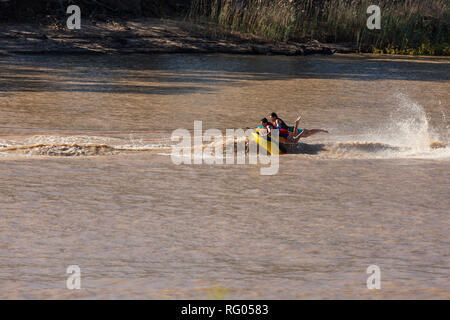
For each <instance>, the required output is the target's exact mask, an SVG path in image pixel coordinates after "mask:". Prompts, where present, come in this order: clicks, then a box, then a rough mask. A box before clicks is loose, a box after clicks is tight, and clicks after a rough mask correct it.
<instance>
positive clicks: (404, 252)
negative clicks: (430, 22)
mask: <svg viewBox="0 0 450 320" xmlns="http://www.w3.org/2000/svg"><path fill="white" fill-rule="evenodd" d="M449 66H450V60H449V59H444V58H405V57H401V58H400V57H384V56H356V55H345V56H340V55H336V56H331V57H322V56H314V57H264V56H228V55H154V56H144V55H129V56H91V57H89V56H19V57H0V204H1V205H0V298H7V299H12V298H50V299H54V298H57V299H58V298H138V299H141V298H150V299H165V298H168V299H182V298H195V299H197V298H199V299H203V298H229V299H240V298H249V299H253V298H255V299H304V298H331V299H343V298H355V299H359V298H375V299H379V298H388V299H390V298H406V299H416V298H426V299H428V298H438V299H449V298H450V280H449V279H450V278H449V275H450V271H449V262H450V258H449V254H450V239H449V232H448V230H449V229H450V223H449V217H448V214H449V211H450V200H449V199H450V197H449V190H450V180H449V178H450V173H449V168H450V147H449V143H450V138H449V137H450V136H449V133H450V130H449V128H450V127H449V117H450V108H449V97H450V95H449V92H450V90H449V89H450V82H449V74H450V72H449V71H450V68H449ZM272 111H276V112H278V114H279V115H280V116H281V117H282V118H283V119H284V120H285V121H287V122H289V123H292V122H293V120H294V119H295V118H296V117H297V116H298V115H301V116H302V121H301V127H304V128H326V129H327V130H329V131H330V134H328V135H327V134H317V135H315V136H313V137H310V138H306V139H303V140H301V144H300V145H299V146H298V150H297V152H296V153H295V154H287V155H282V156H281V157H280V169H279V172H278V174H277V175H274V176H262V175H261V174H260V169H261V167H262V166H263V165H261V164H260V165H254V164H253V165H250V164H247V165H179V166H178V165H175V164H174V163H173V162H172V159H171V157H170V156H169V154H170V150H171V149H170V146H171V145H172V144H173V142H172V141H171V139H170V137H171V133H172V131H173V130H174V129H177V128H185V129H188V130H192V129H193V127H194V121H195V120H201V121H203V128H204V129H208V128H218V129H221V130H225V128H246V127H254V126H255V125H257V124H258V121H259V120H260V119H261V118H262V117H265V116H268V114H269V113H270V112H272ZM69 265H79V266H80V268H81V273H82V289H81V290H79V291H75V292H74V291H70V290H67V289H66V287H65V286H66V279H67V276H68V275H67V274H66V268H67V267H68V266H69ZM370 265H378V266H379V267H380V269H381V278H382V279H381V286H382V288H381V290H368V289H367V287H366V279H367V277H368V275H367V274H366V269H367V267H368V266H370Z"/></svg>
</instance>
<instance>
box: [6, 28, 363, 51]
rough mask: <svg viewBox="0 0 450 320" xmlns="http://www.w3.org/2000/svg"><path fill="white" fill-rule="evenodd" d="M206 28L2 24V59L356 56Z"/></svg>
mask: <svg viewBox="0 0 450 320" xmlns="http://www.w3.org/2000/svg"><path fill="white" fill-rule="evenodd" d="M209 30H210V29H208V27H207V26H201V25H192V24H190V23H188V22H184V21H175V20H162V19H135V20H128V21H103V22H98V21H90V22H83V23H82V26H81V29H80V30H69V29H67V28H66V27H65V26H64V25H61V24H59V25H58V24H51V25H36V24H10V23H9V24H0V55H13V54H113V53H118V54H129V53H149V54H150V53H232V54H264V55H310V54H333V53H335V52H338V53H351V52H355V51H356V50H355V48H352V47H351V46H348V45H336V44H323V43H319V42H318V41H308V42H305V43H298V42H288V43H269V42H266V41H263V40H261V39H258V38H256V37H254V36H246V35H236V34H221V35H220V36H219V35H214V36H211V33H210V32H209Z"/></svg>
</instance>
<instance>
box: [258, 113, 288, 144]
mask: <svg viewBox="0 0 450 320" xmlns="http://www.w3.org/2000/svg"><path fill="white" fill-rule="evenodd" d="M258 129H261V130H258ZM272 130H279V136H280V137H282V138H285V139H289V136H290V132H289V130H287V129H279V128H277V127H276V126H275V125H274V124H273V123H271V122H269V121H268V120H267V118H263V119H261V125H260V126H259V127H258V128H257V131H258V133H259V134H260V135H262V136H265V135H269V134H270V133H271V132H272Z"/></svg>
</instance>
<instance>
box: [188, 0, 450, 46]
mask: <svg viewBox="0 0 450 320" xmlns="http://www.w3.org/2000/svg"><path fill="white" fill-rule="evenodd" d="M371 4H377V5H379V6H380V8H381V17H382V19H381V30H369V29H368V28H367V27H366V21H367V18H368V14H367V13H366V10H367V8H368V6H369V5H371ZM189 18H190V19H192V20H194V21H205V20H207V21H209V22H213V23H214V24H215V25H216V26H217V28H218V29H222V30H227V31H233V32H242V33H251V34H254V35H257V36H260V37H263V38H264V39H266V40H270V41H283V42H284V41H289V40H297V41H302V40H310V39H317V40H320V41H324V42H352V43H355V44H356V45H357V47H358V48H359V50H360V51H363V52H385V53H405V54H432V55H449V54H450V50H449V48H450V47H449V43H450V41H449V27H450V22H449V20H450V14H449V2H448V0H403V1H395V0H384V1H379V0H378V1H366V0H362V1H361V0H314V1H313V0H193V3H192V7H191V10H190V13H189Z"/></svg>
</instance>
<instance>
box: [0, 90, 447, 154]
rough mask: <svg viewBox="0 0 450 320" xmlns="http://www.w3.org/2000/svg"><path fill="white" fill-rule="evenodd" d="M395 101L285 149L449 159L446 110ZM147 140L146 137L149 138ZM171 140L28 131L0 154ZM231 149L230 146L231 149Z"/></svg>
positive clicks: (162, 149)
mask: <svg viewBox="0 0 450 320" xmlns="http://www.w3.org/2000/svg"><path fill="white" fill-rule="evenodd" d="M398 100H399V103H398V106H397V107H396V108H395V109H394V110H393V112H392V113H391V114H390V115H389V118H388V119H387V120H386V121H384V122H383V125H382V126H379V127H377V128H372V129H370V128H369V129H366V130H365V131H366V132H363V133H356V134H352V135H348V136H341V137H339V138H334V140H333V136H332V135H330V136H328V137H326V138H331V139H332V140H328V141H326V142H321V143H314V142H313V141H316V139H321V138H322V137H323V136H319V135H317V136H315V137H314V139H307V140H303V141H302V140H301V143H298V144H293V145H289V146H287V151H288V153H289V154H293V155H304V156H311V157H314V158H317V159H395V158H425V159H450V143H449V137H450V126H449V124H448V123H447V120H446V114H445V112H444V111H442V116H441V119H438V120H439V121H437V122H436V121H435V122H436V123H437V124H435V125H434V127H433V126H431V125H430V119H429V117H428V116H427V114H426V112H425V110H424V108H423V107H422V106H420V105H419V104H417V103H415V102H414V101H411V100H410V99H409V98H408V97H406V96H405V95H399V96H398ZM149 141H150V143H149ZM309 141H311V142H309ZM242 142H245V150H246V151H247V152H248V150H249V139H248V138H245V137H244V138H233V139H231V140H224V141H220V142H211V143H205V144H204V145H203V156H205V154H206V155H207V154H208V152H210V153H212V152H215V151H214V150H215V149H216V148H217V147H219V148H223V155H224V156H225V154H226V153H227V152H228V150H230V149H231V150H233V149H234V150H235V152H236V150H237V149H238V148H237V144H239V143H242ZM233 145H234V146H233ZM171 148H172V143H171V141H170V137H164V138H161V137H159V139H156V140H155V138H150V137H147V138H146V141H143V140H142V139H140V140H136V139H135V138H134V137H133V136H132V135H130V136H128V137H125V138H124V137H122V138H118V137H116V138H113V137H104V136H91V135H84V136H83V135H79V136H51V135H49V136H46V135H41V136H32V137H29V138H25V139H18V140H17V139H16V140H1V139H0V155H1V156H8V155H11V154H12V155H27V156H57V157H67V156H69V157H70V156H72V157H77V156H102V155H117V154H124V153H125V154H126V153H136V152H143V151H158V152H159V154H162V155H170V154H171V153H170V149H171ZM232 152H233V151H232Z"/></svg>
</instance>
